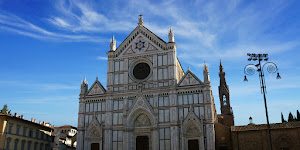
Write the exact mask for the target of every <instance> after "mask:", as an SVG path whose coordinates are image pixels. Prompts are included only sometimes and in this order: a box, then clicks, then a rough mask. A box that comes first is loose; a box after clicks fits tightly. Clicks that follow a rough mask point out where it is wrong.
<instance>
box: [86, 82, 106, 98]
mask: <svg viewBox="0 0 300 150" xmlns="http://www.w3.org/2000/svg"><path fill="white" fill-rule="evenodd" d="M105 92H106V90H105V89H104V87H103V86H102V84H101V83H100V82H99V81H98V80H96V81H95V82H94V84H93V85H92V86H91V88H90V89H89V91H88V92H87V95H98V94H104V93H105Z"/></svg>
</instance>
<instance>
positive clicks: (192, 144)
mask: <svg viewBox="0 0 300 150" xmlns="http://www.w3.org/2000/svg"><path fill="white" fill-rule="evenodd" d="M188 150H199V142H198V140H188Z"/></svg>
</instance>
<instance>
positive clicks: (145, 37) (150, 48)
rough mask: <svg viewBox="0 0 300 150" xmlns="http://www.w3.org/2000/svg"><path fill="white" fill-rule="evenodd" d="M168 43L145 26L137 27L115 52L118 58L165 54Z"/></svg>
mask: <svg viewBox="0 0 300 150" xmlns="http://www.w3.org/2000/svg"><path fill="white" fill-rule="evenodd" d="M166 49H167V43H166V42H165V41H164V40H162V39H161V38H159V37H158V36H157V35H155V34H154V33H153V32H151V31H150V30H149V29H147V28H146V27H144V26H137V27H136V28H135V29H134V30H133V31H132V32H131V33H130V35H129V36H128V37H127V38H126V39H125V40H124V41H123V42H122V43H121V44H120V45H119V47H118V48H117V49H116V51H115V52H114V53H115V54H116V56H117V57H121V56H125V55H134V54H143V53H151V52H154V51H156V52H159V51H161V52H163V51H164V50H166Z"/></svg>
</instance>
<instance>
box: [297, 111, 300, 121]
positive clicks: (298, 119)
mask: <svg viewBox="0 0 300 150" xmlns="http://www.w3.org/2000/svg"><path fill="white" fill-rule="evenodd" d="M297 121H300V113H299V110H297Z"/></svg>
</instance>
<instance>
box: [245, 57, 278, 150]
mask: <svg viewBox="0 0 300 150" xmlns="http://www.w3.org/2000/svg"><path fill="white" fill-rule="evenodd" d="M247 55H248V56H249V58H248V60H249V61H257V60H258V64H248V65H246V66H245V68H244V73H245V78H244V82H248V79H247V77H246V75H253V74H254V73H255V71H257V72H258V73H259V79H260V87H261V92H262V94H263V95H264V102H265V110H266V118H267V129H268V138H269V145H270V150H272V141H271V132H270V123H269V116H268V108H267V100H266V82H265V76H264V67H265V66H266V67H267V71H268V72H269V73H275V72H277V71H278V68H277V66H276V64H275V63H273V62H266V63H264V64H261V61H268V60H269V57H268V54H255V53H252V54H250V53H248V54H247ZM276 79H281V77H280V75H279V72H277V77H276Z"/></svg>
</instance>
